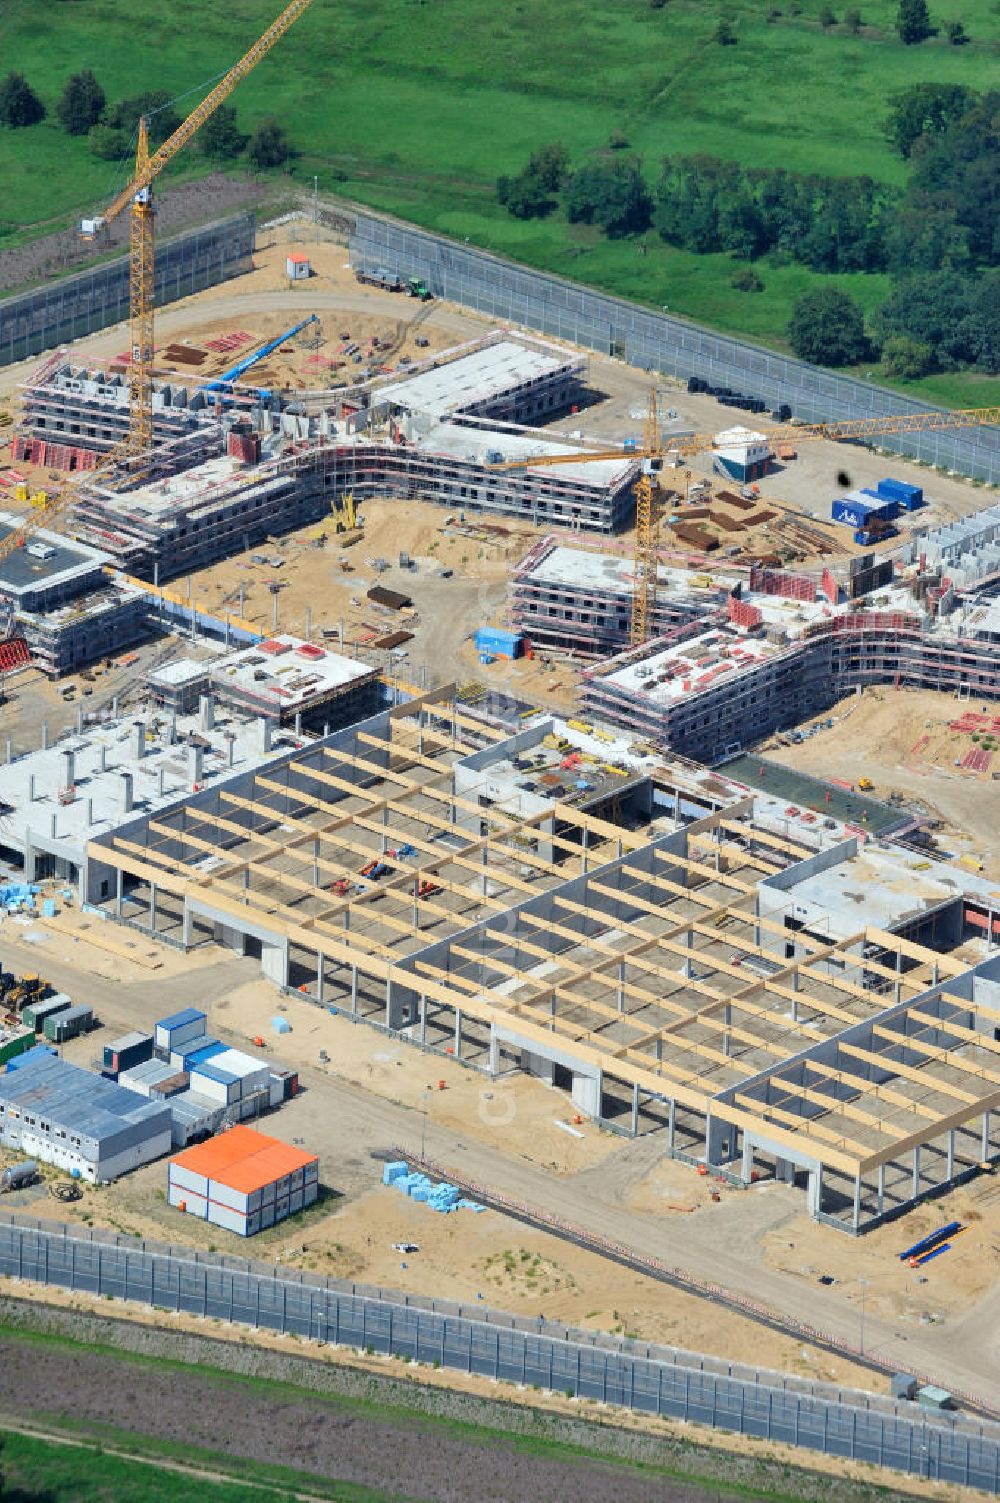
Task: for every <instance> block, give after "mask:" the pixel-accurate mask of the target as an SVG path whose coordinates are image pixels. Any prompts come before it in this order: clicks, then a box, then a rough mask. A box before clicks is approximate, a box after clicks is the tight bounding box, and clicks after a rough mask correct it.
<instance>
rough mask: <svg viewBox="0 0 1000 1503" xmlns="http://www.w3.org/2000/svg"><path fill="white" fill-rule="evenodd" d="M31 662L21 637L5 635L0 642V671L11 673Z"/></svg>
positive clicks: (25, 643)
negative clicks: (5, 637) (4, 638)
mask: <svg viewBox="0 0 1000 1503" xmlns="http://www.w3.org/2000/svg"><path fill="white" fill-rule="evenodd" d="M30 662H31V653H30V652H29V651H28V644H27V642H26V641H25V640H24V638H23V637H7V639H6V640H5V641H2V642H0V673H11V672H12V671H13V670H14V669H15V668H23V667H24V665H25V664H26V663H30Z"/></svg>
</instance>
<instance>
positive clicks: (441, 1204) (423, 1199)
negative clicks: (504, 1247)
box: [382, 1159, 486, 1215]
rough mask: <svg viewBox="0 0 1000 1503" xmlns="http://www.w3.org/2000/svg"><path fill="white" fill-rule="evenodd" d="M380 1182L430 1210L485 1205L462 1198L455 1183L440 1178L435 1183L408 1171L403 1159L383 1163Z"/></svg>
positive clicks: (478, 1210) (457, 1209)
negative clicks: (393, 1187) (450, 1183)
mask: <svg viewBox="0 0 1000 1503" xmlns="http://www.w3.org/2000/svg"><path fill="white" fill-rule="evenodd" d="M382 1183H383V1184H384V1185H394V1186H395V1188H396V1189H397V1190H399V1191H400V1192H401V1193H402V1194H403V1195H406V1196H407V1197H408V1198H409V1199H410V1200H415V1201H417V1203H418V1204H419V1205H426V1206H428V1207H429V1208H430V1209H431V1210H432V1211H442V1212H443V1213H444V1214H446V1215H447V1213H448V1212H449V1211H475V1212H477V1213H478V1212H480V1211H485V1209H486V1207H485V1206H481V1205H479V1204H478V1202H477V1201H474V1200H465V1199H463V1197H462V1195H461V1192H460V1191H459V1189H458V1188H457V1186H455V1185H449V1184H448V1183H447V1182H446V1181H444V1180H442V1181H440V1182H438V1183H437V1184H435V1183H434V1181H433V1180H431V1179H429V1178H428V1176H427V1175H426V1174H421V1173H420V1171H419V1170H415V1171H414V1172H413V1173H412V1174H411V1173H410V1166H409V1164H407V1163H406V1162H405V1160H403V1159H394V1160H393V1161H392V1162H391V1163H388V1164H386V1165H385V1167H384V1169H383V1170H382Z"/></svg>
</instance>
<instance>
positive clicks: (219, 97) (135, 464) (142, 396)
mask: <svg viewBox="0 0 1000 1503" xmlns="http://www.w3.org/2000/svg"><path fill="white" fill-rule="evenodd" d="M311 4H312V0H292V3H291V4H290V5H287V6H286V7H285V9H284V10H283V11H282V12H281V15H280V16H278V18H277V20H276V21H273V22H272V23H271V25H270V26H269V27H268V29H267V31H265V32H264V35H263V36H262V37H259V38H258V40H257V41H256V42H254V44H253V46H252V47H251V48H250V50H249V52H247V53H246V54H245V55H244V56H243V57H241V58H240V60H239V62H238V63H236V64H235V65H234V66H233V67H232V68H230V70H229V72H228V73H227V74H226V76H225V77H224V78H223V79H222V80H221V82H220V83H217V84H216V86H215V88H214V89H213V90H212V92H211V93H210V94H208V95H207V96H206V97H205V98H204V99H203V100H202V102H201V104H199V105H198V106H197V108H196V109H194V110H192V111H191V113H190V115H188V117H187V119H186V120H185V121H183V122H182V124H180V125H179V126H178V127H177V129H176V130H175V131H174V133H173V135H172V136H168V138H167V140H166V141H164V143H163V145H162V146H160V147H159V148H158V149H157V150H156V151H154V152H153V153H152V154H151V153H150V150H149V130H148V122H147V120H146V119H145V118H143V119H142V120H140V121H139V144H138V148H137V150H136V155H135V174H134V176H133V178H132V181H131V182H130V183H129V185H128V187H127V188H123V189H122V191H121V193H119V195H118V197H117V198H116V199H115V200H114V202H113V203H112V204H111V205H110V207H109V208H107V209H106V210H105V211H104V213H103V214H100V215H98V216H96V217H95V218H94V219H85V220H83V221H82V222H81V225H80V233H81V235H82V236H83V237H84V239H85V240H97V239H100V238H103V236H104V235H105V234H106V232H107V229H108V226H109V225H110V224H111V223H112V222H113V221H114V220H115V219H117V218H118V215H119V214H120V213H121V212H122V210H123V209H124V208H125V207H126V205H129V204H130V205H131V233H130V242H129V296H130V304H131V307H130V318H131V330H132V340H131V360H130V364H129V433H128V447H127V454H128V458H129V460H130V463H131V466H132V469H133V471H138V472H139V473H141V472H142V471H143V470H144V469H145V468H146V467H147V466H148V463H149V454H150V450H151V448H152V443H153V308H154V303H155V254H154V236H153V220H154V215H155V209H154V206H153V181H154V179H155V178H156V177H157V175H158V173H160V172H161V171H162V169H163V168H164V167H165V166H166V165H167V163H168V162H169V161H170V160H171V159H172V158H173V157H175V156H176V155H177V153H178V152H179V151H180V150H181V148H182V147H184V146H186V145H187V143H188V142H189V141H190V140H191V137H192V136H193V135H194V134H195V133H196V132H197V131H198V130H199V129H200V128H201V126H203V125H204V123H205V121H206V120H207V119H208V118H209V116H210V115H212V114H213V113H214V112H215V111H216V110H217V109H218V107H219V105H220V104H222V103H223V101H224V100H226V99H228V98H229V95H230V94H231V93H232V92H233V90H234V89H235V87H236V85H237V84H238V83H239V82H240V80H241V79H243V78H245V77H246V76H247V74H248V73H249V72H250V71H251V70H252V69H253V68H255V67H256V66H257V64H258V63H259V62H260V60H261V58H262V57H266V56H267V54H268V53H269V52H270V50H271V48H272V47H273V46H274V44H275V42H277V41H279V40H280V39H281V37H283V36H284V34H285V32H286V31H287V30H288V28H289V27H290V26H291V25H292V23H293V22H294V21H297V20H298V18H299V16H301V15H302V13H303V11H305V10H308V8H309V6H310V5H311Z"/></svg>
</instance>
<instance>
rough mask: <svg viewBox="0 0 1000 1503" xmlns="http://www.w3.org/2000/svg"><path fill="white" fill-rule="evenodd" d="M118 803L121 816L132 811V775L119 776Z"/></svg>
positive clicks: (123, 774)
mask: <svg viewBox="0 0 1000 1503" xmlns="http://www.w3.org/2000/svg"><path fill="white" fill-rule="evenodd" d="M120 803H121V812H122V813H123V814H129V813H131V811H132V774H131V773H130V772H123V773H122V774H121V799H120Z"/></svg>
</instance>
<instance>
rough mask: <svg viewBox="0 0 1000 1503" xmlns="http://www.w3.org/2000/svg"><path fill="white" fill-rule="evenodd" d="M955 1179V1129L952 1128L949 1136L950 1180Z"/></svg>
mask: <svg viewBox="0 0 1000 1503" xmlns="http://www.w3.org/2000/svg"><path fill="white" fill-rule="evenodd" d="M954 1177H955V1129H954V1128H952V1129H951V1131H950V1132H949V1134H948V1178H949V1179H954Z"/></svg>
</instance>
